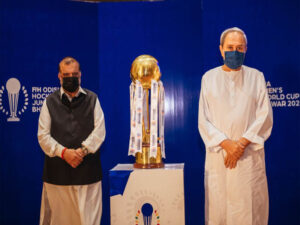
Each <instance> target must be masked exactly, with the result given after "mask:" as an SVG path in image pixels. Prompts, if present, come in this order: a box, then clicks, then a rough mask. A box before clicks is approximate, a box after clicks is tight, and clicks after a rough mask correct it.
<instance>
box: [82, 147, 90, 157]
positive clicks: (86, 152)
mask: <svg viewBox="0 0 300 225" xmlns="http://www.w3.org/2000/svg"><path fill="white" fill-rule="evenodd" d="M81 149H82V151H83V153H84V155H87V154H88V153H89V151H88V149H87V148H86V147H85V146H82V147H81Z"/></svg>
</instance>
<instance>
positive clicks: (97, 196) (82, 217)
mask: <svg viewBox="0 0 300 225" xmlns="http://www.w3.org/2000/svg"><path fill="white" fill-rule="evenodd" d="M101 215H102V186H101V181H99V182H97V183H93V184H88V185H53V184H49V183H46V182H44V184H43V193H42V203H41V214H40V225H100V220H101Z"/></svg>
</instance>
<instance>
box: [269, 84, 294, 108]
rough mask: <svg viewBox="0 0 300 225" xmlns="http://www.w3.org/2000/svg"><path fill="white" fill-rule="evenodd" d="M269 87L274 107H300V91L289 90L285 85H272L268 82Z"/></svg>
mask: <svg viewBox="0 0 300 225" xmlns="http://www.w3.org/2000/svg"><path fill="white" fill-rule="evenodd" d="M267 89H268V93H269V98H270V101H271V105H272V107H300V93H299V92H287V91H285V90H284V89H283V87H272V85H271V82H270V81H268V82H267Z"/></svg>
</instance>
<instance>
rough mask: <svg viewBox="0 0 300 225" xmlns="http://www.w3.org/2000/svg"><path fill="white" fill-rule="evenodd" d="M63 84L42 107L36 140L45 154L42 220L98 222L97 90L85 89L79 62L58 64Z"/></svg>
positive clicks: (72, 224)
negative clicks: (82, 84) (81, 84)
mask: <svg viewBox="0 0 300 225" xmlns="http://www.w3.org/2000/svg"><path fill="white" fill-rule="evenodd" d="M58 78H59V80H60V84H61V88H60V89H59V90H57V91H55V92H54V93H52V94H51V95H49V96H48V97H47V98H46V100H45V101H44V104H43V106H42V109H41V114H40V118H39V126H38V140H39V143H40V146H41V148H42V149H43V151H44V153H45V163H44V172H43V182H44V183H43V193H42V204H41V215H40V225H46V224H47V225H99V224H100V220H101V214H102V188H101V180H102V170H101V162H100V151H99V148H100V146H101V144H102V143H103V141H104V138H105V124H104V115H103V112H102V109H101V106H100V102H99V100H98V97H97V95H96V94H95V93H93V92H91V91H89V90H87V89H83V88H81V86H80V83H81V71H80V65H79V63H78V62H77V61H76V60H75V59H74V58H72V57H66V58H64V59H63V60H62V61H61V62H60V63H59V73H58Z"/></svg>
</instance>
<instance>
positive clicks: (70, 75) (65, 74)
mask: <svg viewBox="0 0 300 225" xmlns="http://www.w3.org/2000/svg"><path fill="white" fill-rule="evenodd" d="M61 75H62V76H63V77H79V75H80V72H73V73H62V74H61Z"/></svg>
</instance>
